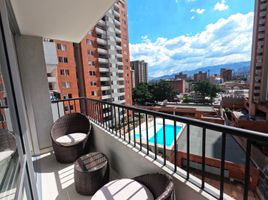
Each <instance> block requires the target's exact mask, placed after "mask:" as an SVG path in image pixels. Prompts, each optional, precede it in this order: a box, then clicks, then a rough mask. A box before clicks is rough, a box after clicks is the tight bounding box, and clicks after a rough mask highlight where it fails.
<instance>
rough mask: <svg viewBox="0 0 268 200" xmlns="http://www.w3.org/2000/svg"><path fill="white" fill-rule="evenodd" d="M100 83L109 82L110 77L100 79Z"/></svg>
mask: <svg viewBox="0 0 268 200" xmlns="http://www.w3.org/2000/svg"><path fill="white" fill-rule="evenodd" d="M100 81H110V77H100Z"/></svg>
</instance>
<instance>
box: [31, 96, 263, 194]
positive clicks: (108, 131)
mask: <svg viewBox="0 0 268 200" xmlns="http://www.w3.org/2000/svg"><path fill="white" fill-rule="evenodd" d="M108 98H111V95H105V96H103V99H108ZM64 101H71V102H72V101H77V103H76V104H77V105H78V104H79V105H80V106H81V112H83V113H84V114H87V116H88V117H89V120H90V122H91V123H92V125H93V140H92V141H91V142H92V145H91V146H92V147H93V149H91V151H100V152H103V153H105V154H106V155H107V156H108V158H109V161H110V163H111V170H112V173H111V179H118V178H122V177H134V176H137V175H139V174H145V173H152V172H162V173H167V174H170V175H172V177H173V181H174V183H175V190H176V197H177V199H207V198H208V199H213V198H217V199H218V198H219V199H231V198H232V196H229V195H232V193H231V192H230V187H232V186H234V185H235V186H236V187H237V188H239V189H238V190H237V191H241V190H242V191H243V189H244V192H240V193H237V194H236V195H237V196H236V198H237V199H242V198H243V196H244V197H245V196H249V195H250V196H251V197H252V196H253V192H252V190H251V189H252V188H253V187H256V179H259V172H258V170H257V169H256V168H255V166H254V164H253V163H252V162H251V160H250V159H251V157H250V156H251V148H252V147H253V146H252V142H253V141H259V140H265V141H267V140H268V137H267V136H266V135H265V134H261V133H257V132H252V131H247V130H243V129H238V128H233V127H228V126H223V125H217V124H213V123H209V122H204V121H199V120H195V119H189V118H185V117H178V116H174V115H169V114H164V113H159V112H154V111H149V110H143V109H140V108H136V107H127V106H123V105H120V104H113V103H108V102H104V101H99V100H92V99H88V98H79V99H68V100H64ZM121 101H122V102H123V103H124V102H125V100H120V103H121ZM57 103H58V102H57V101H53V102H52V104H57ZM85 105H86V107H84V109H82V107H83V106H85ZM93 105H95V106H93ZM101 108H109V109H110V112H109V113H108V114H109V115H110V117H109V120H108V119H107V120H102V119H104V116H103V115H104V114H103V113H104V112H102V111H101ZM75 111H76V110H73V111H72V112H75ZM56 113H57V112H56ZM58 113H60V112H58ZM67 113H68V112H65V113H61V114H58V117H60V116H62V115H64V114H67ZM105 114H107V112H105ZM123 116H124V117H123ZM105 119H106V118H105ZM119 119H120V120H119ZM159 125H161V126H162V127H163V130H166V131H167V130H168V129H169V128H170V127H173V130H176V129H174V127H177V126H181V127H182V129H181V132H180V134H181V136H178V133H176V131H173V132H172V133H170V132H168V131H167V132H166V133H164V134H163V137H164V138H163V140H162V141H163V143H159V142H157V141H158V139H160V138H161V137H159V135H158V134H159V132H158V131H157V129H158V128H157V127H158V126H159ZM167 127H169V128H168V129H166V128H167ZM139 133H141V134H139ZM137 134H139V135H140V137H135V136H136V135H137ZM169 134H171V135H169ZM168 135H169V136H168ZM236 137H239V138H242V139H243V140H244V141H245V143H246V148H245V152H244V151H243V150H241V149H235V148H238V147H240V146H239V145H235V143H236V142H235V138H236ZM170 138H172V141H173V142H172V143H170V141H169V140H170ZM175 141H176V142H175ZM215 145H216V146H215ZM210 148H212V149H210ZM215 148H216V149H218V150H216V149H215ZM230 148H232V152H231V151H230ZM215 151H216V152H217V153H216V154H213V152H214V153H215ZM211 153H212V154H211ZM36 163H39V164H38V165H41V166H42V167H41V169H42V170H43V171H42V170H40V174H39V175H40V176H41V177H42V182H43V183H49V182H50V181H51V180H54V183H53V184H54V186H53V184H52V183H51V184H43V186H42V194H43V195H45V196H44V197H48V196H46V195H52V194H53V193H52V192H48V191H49V190H50V189H51V188H63V189H61V190H57V191H56V192H55V194H54V195H55V196H56V197H57V196H58V197H60V196H61V195H62V194H61V193H63V194H65V195H66V194H69V195H70V196H71V197H76V198H78V199H80V198H81V199H82V196H79V195H78V194H77V193H76V192H75V190H74V186H73V175H72V171H73V165H61V164H58V163H56V161H55V159H54V155H53V152H50V153H49V154H45V155H42V156H41V157H40V158H38V159H37V161H36ZM213 163H214V164H213ZM215 163H217V164H216V165H215ZM215 166H217V170H216V169H215ZM230 166H232V167H233V168H234V169H236V170H238V171H236V174H233V175H235V179H236V180H237V181H238V182H236V183H232V182H229V181H227V180H228V179H229V178H230V179H233V178H234V177H233V178H232V176H233V175H232V170H231V167H230ZM44 172H46V173H44ZM47 172H53V174H51V175H48V174H47ZM211 174H213V176H211ZM212 177H214V178H212ZM215 177H218V178H216V179H215ZM65 180H66V181H65ZM215 182H218V183H217V184H215ZM55 184H56V185H55ZM65 188H67V189H65ZM198 188H199V189H198ZM54 191H55V189H54ZM224 192H226V193H224ZM232 192H233V191H232Z"/></svg>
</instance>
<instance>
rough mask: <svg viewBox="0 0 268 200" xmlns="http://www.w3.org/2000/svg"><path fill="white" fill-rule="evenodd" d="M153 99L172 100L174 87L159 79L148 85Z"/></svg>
mask: <svg viewBox="0 0 268 200" xmlns="http://www.w3.org/2000/svg"><path fill="white" fill-rule="evenodd" d="M149 89H150V91H151V93H152V96H153V99H154V101H164V100H166V99H167V100H169V101H172V100H173V99H174V97H175V95H176V92H175V89H174V87H173V86H172V85H171V84H170V83H168V82H166V81H160V82H157V83H154V84H151V85H150V86H149Z"/></svg>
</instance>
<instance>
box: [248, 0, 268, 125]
mask: <svg viewBox="0 0 268 200" xmlns="http://www.w3.org/2000/svg"><path fill="white" fill-rule="evenodd" d="M267 17H268V10H267V0H256V1H255V16H254V29H253V43H252V44H253V45H252V56H251V71H250V74H251V83H250V97H249V112H250V114H251V115H256V114H257V113H264V114H266V119H267V120H268V56H267V50H268V37H267V31H268V30H267V23H268V21H267Z"/></svg>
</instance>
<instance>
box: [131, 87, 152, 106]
mask: <svg viewBox="0 0 268 200" xmlns="http://www.w3.org/2000/svg"><path fill="white" fill-rule="evenodd" d="M132 96H133V100H134V101H135V102H136V103H138V104H142V105H143V104H145V103H146V102H150V101H152V94H151V92H150V91H149V85H148V84H147V83H141V84H139V85H138V86H137V87H136V88H134V90H133V94H132Z"/></svg>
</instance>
